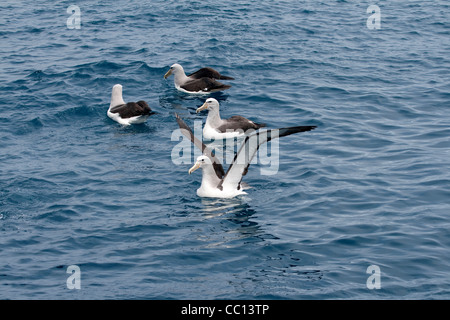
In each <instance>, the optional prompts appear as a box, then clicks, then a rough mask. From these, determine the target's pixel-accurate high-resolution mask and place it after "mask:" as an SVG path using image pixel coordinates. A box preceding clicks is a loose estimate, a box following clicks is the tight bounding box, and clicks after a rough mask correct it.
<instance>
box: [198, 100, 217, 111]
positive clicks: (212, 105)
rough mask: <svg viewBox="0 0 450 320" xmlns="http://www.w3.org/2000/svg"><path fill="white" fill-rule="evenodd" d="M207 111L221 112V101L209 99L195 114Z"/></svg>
mask: <svg viewBox="0 0 450 320" xmlns="http://www.w3.org/2000/svg"><path fill="white" fill-rule="evenodd" d="M205 109H208V111H219V101H217V100H216V99H214V98H208V99H207V100H206V101H205V103H204V104H203V105H202V106H201V107H200V108H198V109H197V110H196V111H195V112H196V113H199V112H200V111H203V110H205Z"/></svg>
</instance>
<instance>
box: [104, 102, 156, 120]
mask: <svg viewBox="0 0 450 320" xmlns="http://www.w3.org/2000/svg"><path fill="white" fill-rule="evenodd" d="M110 112H111V113H118V114H119V116H120V117H121V118H122V119H128V118H132V117H138V116H148V115H150V114H151V112H152V110H151V109H150V107H149V106H148V104H147V102H145V101H142V100H141V101H138V102H128V103H126V104H120V105H118V106H115V107H112V108H111V110H110Z"/></svg>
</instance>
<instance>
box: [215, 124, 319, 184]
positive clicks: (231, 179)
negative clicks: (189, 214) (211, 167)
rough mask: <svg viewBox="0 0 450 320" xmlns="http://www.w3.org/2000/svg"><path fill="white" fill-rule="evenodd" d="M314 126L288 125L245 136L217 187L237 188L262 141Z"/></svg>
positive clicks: (310, 128) (306, 129)
mask: <svg viewBox="0 0 450 320" xmlns="http://www.w3.org/2000/svg"><path fill="white" fill-rule="evenodd" d="M315 128H316V126H298V127H289V128H281V129H272V130H265V131H262V132H261V131H260V132H256V133H253V134H251V135H249V136H247V137H246V138H245V140H244V142H243V143H242V145H241V147H240V149H239V151H238V152H237V153H236V155H235V157H234V160H233V163H232V164H231V165H230V167H229V168H228V171H227V173H226V174H225V177H224V178H223V180H222V182H221V183H220V185H219V186H218V187H219V188H232V189H239V188H240V183H241V181H242V177H243V176H244V175H246V174H247V171H248V167H249V166H250V163H251V161H252V159H253V157H254V156H255V155H256V152H257V151H258V149H259V147H260V146H261V145H262V144H263V143H266V142H269V141H270V140H272V139H276V138H280V137H284V136H288V135H291V134H294V133H298V132H305V131H311V130H313V129H315Z"/></svg>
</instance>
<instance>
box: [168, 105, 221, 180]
mask: <svg viewBox="0 0 450 320" xmlns="http://www.w3.org/2000/svg"><path fill="white" fill-rule="evenodd" d="M175 117H176V119H177V123H178V126H179V127H180V130H181V132H182V133H183V134H184V135H185V136H186V137H188V138H189V140H191V142H192V143H193V144H194V145H195V146H196V147H197V148H199V149H200V150H201V151H202V153H203V154H204V155H205V156H207V157H208V158H209V159H210V160H211V162H212V163H213V167H214V171H215V172H216V175H217V177H218V178H219V179H220V180H222V178H223V177H224V176H225V171H224V170H223V166H222V164H221V163H220V161H219V159H217V157H216V156H214V154H213V152H212V150H211V149H210V148H208V146H206V145H205V144H204V143H203V142H202V141H200V140H199V139H197V138H196V137H195V136H194V133H193V132H192V130H191V128H189V126H188V125H187V124H186V122H184V121H183V120H182V119H181V118H180V116H179V115H178V114H175Z"/></svg>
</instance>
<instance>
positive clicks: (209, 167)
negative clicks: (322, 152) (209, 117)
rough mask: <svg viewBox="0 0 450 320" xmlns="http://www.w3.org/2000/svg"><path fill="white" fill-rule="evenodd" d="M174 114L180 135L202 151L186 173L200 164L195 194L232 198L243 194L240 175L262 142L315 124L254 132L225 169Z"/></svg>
mask: <svg viewBox="0 0 450 320" xmlns="http://www.w3.org/2000/svg"><path fill="white" fill-rule="evenodd" d="M175 117H176V120H177V123H178V125H179V127H180V130H181V132H182V133H183V135H185V136H186V137H188V138H189V139H190V140H191V142H192V143H193V144H194V145H195V146H197V147H198V148H199V149H200V150H202V153H203V154H202V155H201V156H199V157H198V158H197V161H196V162H195V164H194V166H193V167H192V168H190V169H189V174H192V173H193V172H194V171H195V170H197V169H199V168H201V169H202V173H203V174H202V184H201V186H200V188H198V189H197V195H198V196H199V197H211V198H233V197H236V196H239V195H242V194H246V192H245V191H244V188H243V182H242V178H243V176H245V175H246V174H247V171H248V168H249V166H250V163H251V161H252V159H253V157H254V156H255V154H256V152H257V151H258V149H259V147H260V146H261V145H262V144H263V143H266V142H269V141H270V140H272V139H275V138H280V137H284V136H288V135H291V134H294V133H298V132H305V131H310V130H313V129H315V128H316V126H298V127H288V128H281V129H272V130H267V131H258V132H255V133H253V134H251V135H249V136H247V137H246V138H245V140H244V142H243V143H242V145H241V147H240V149H239V151H238V152H237V153H236V154H235V157H234V160H233V162H232V163H231V165H230V167H229V168H228V170H227V172H226V173H225V172H224V170H223V166H222V164H221V163H220V161H219V160H218V159H217V157H215V156H214V153H213V152H212V150H211V149H210V148H208V146H206V145H205V144H203V142H202V141H200V140H199V139H197V138H196V137H195V136H194V134H193V133H192V130H191V129H190V128H189V126H188V125H187V124H186V123H185V122H184V121H183V120H182V119H181V118H180V117H179V116H178V115H177V114H176V115H175Z"/></svg>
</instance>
